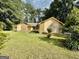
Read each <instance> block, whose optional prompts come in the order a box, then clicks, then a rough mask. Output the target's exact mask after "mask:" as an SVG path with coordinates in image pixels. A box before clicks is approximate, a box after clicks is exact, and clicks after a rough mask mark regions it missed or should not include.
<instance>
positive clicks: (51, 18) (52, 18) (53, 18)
mask: <svg viewBox="0 0 79 59" xmlns="http://www.w3.org/2000/svg"><path fill="white" fill-rule="evenodd" d="M49 20H55V21H56V22H58V23H60V24H62V25H64V23H63V22H61V21H59V20H58V19H56V18H55V17H50V18H48V19H47V20H44V21H42V22H40V24H41V23H44V22H47V21H49Z"/></svg>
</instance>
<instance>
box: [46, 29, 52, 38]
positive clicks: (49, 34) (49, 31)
mask: <svg viewBox="0 0 79 59" xmlns="http://www.w3.org/2000/svg"><path fill="white" fill-rule="evenodd" d="M47 31H48V35H47V37H48V38H50V37H51V32H52V29H51V28H48V29H47Z"/></svg>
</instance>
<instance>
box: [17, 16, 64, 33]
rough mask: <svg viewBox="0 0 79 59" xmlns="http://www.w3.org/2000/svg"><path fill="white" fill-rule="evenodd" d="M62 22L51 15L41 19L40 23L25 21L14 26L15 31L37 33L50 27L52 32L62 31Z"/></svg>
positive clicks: (43, 31) (44, 31)
mask: <svg viewBox="0 0 79 59" xmlns="http://www.w3.org/2000/svg"><path fill="white" fill-rule="evenodd" d="M63 25H64V24H63V23H62V22H61V21H59V20H57V19H56V18H54V17H51V18H49V19H47V20H45V21H42V22H40V23H27V24H18V25H17V26H16V28H17V29H16V30H17V31H26V32H31V31H36V32H39V33H48V31H47V29H48V28H51V29H52V33H62V27H63Z"/></svg>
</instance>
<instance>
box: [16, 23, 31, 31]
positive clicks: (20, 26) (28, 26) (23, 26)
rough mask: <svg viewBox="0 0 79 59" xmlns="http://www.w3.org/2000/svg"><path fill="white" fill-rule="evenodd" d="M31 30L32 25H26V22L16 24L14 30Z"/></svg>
mask: <svg viewBox="0 0 79 59" xmlns="http://www.w3.org/2000/svg"><path fill="white" fill-rule="evenodd" d="M31 30H32V26H31V25H28V24H18V25H17V26H16V31H27V32H29V31H31Z"/></svg>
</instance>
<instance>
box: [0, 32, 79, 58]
mask: <svg viewBox="0 0 79 59" xmlns="http://www.w3.org/2000/svg"><path fill="white" fill-rule="evenodd" d="M7 33H9V38H10V40H9V41H8V42H6V43H5V44H4V45H6V46H5V47H4V48H3V49H1V53H2V54H1V55H3V56H5V55H6V56H9V57H10V59H79V52H76V51H70V50H67V49H66V48H64V47H62V46H61V43H60V42H61V41H63V40H64V39H60V38H59V39H58V37H53V38H50V39H48V38H46V36H45V35H42V34H38V33H26V32H7Z"/></svg>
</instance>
